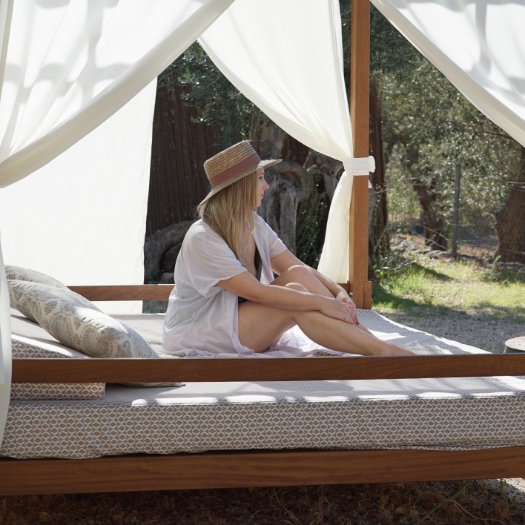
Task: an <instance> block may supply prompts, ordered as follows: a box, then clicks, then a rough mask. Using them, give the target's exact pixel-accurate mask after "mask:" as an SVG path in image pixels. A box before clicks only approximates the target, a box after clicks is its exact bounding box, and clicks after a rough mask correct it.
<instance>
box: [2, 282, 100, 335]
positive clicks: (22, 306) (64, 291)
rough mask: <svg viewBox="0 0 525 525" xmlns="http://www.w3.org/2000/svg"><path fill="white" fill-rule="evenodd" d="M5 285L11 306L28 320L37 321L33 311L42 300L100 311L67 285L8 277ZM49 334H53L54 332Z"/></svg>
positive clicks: (35, 310) (38, 308)
mask: <svg viewBox="0 0 525 525" xmlns="http://www.w3.org/2000/svg"><path fill="white" fill-rule="evenodd" d="M7 287H8V288H9V298H10V301H11V306H12V307H13V308H16V309H17V310H18V311H19V312H21V313H23V314H24V315H25V316H26V317H27V318H28V319H29V320H31V321H34V322H37V323H38V320H37V319H36V317H35V314H34V312H40V306H41V305H42V301H44V302H45V303H46V304H47V303H49V304H51V303H53V302H55V303H60V302H67V303H70V304H72V305H73V304H74V305H77V306H81V307H84V308H92V309H93V310H96V311H98V312H100V311H101V310H100V309H99V308H97V307H96V306H95V305H94V304H93V303H92V302H91V301H89V300H88V299H86V298H85V297H82V296H81V295H79V294H78V293H75V292H73V290H70V289H69V288H68V287H67V286H65V287H64V288H62V287H59V286H54V285H48V284H41V283H36V282H32V281H22V280H12V279H8V280H7ZM39 324H40V323H39ZM43 328H45V327H43ZM46 330H47V328H46ZM51 335H53V336H54V334H51ZM57 339H58V337H57Z"/></svg>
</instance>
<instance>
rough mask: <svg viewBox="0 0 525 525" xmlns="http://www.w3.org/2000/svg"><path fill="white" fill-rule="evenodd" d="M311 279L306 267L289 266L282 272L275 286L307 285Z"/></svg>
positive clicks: (298, 265) (311, 276)
mask: <svg viewBox="0 0 525 525" xmlns="http://www.w3.org/2000/svg"><path fill="white" fill-rule="evenodd" d="M312 278H313V275H312V272H310V270H309V269H308V268H307V267H306V266H302V265H300V264H297V265H294V266H290V268H288V269H287V270H286V271H284V272H283V273H282V274H281V275H279V277H277V279H276V280H275V284H279V285H281V286H286V285H287V284H294V283H300V284H305V285H307V284H308V283H311V281H312Z"/></svg>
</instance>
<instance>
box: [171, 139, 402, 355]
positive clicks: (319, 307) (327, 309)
mask: <svg viewBox="0 0 525 525" xmlns="http://www.w3.org/2000/svg"><path fill="white" fill-rule="evenodd" d="M278 162H280V160H264V161H261V159H260V158H259V156H258V155H257V153H256V152H255V150H254V149H253V148H252V146H251V144H250V143H249V142H247V141H243V142H240V143H238V144H235V145H233V146H231V147H229V148H227V149H226V150H224V151H222V152H220V153H218V154H217V155H215V156H214V157H212V158H210V159H208V160H207V161H206V162H205V163H204V169H205V171H206V175H207V177H208V180H209V182H210V185H211V191H210V192H209V194H208V195H207V196H206V198H205V199H204V200H203V201H202V202H201V203H200V205H199V208H198V210H199V215H200V217H201V218H200V220H198V221H197V222H196V223H194V224H193V225H192V226H191V228H190V229H189V231H188V233H187V234H186V236H185V239H184V242H183V244H182V248H181V250H180V253H179V256H178V258H177V262H176V264H175V274H174V278H175V288H174V289H173V292H172V293H171V296H170V299H169V304H168V310H167V312H166V318H165V322H164V341H163V347H164V350H165V351H167V352H170V353H179V354H185V355H188V352H191V351H195V352H197V353H200V352H203V351H204V352H207V353H212V354H222V353H232V352H233V353H237V354H242V355H249V354H253V352H264V351H265V350H268V349H269V348H271V347H273V346H274V345H276V344H277V342H278V341H279V339H280V338H281V336H282V335H283V334H284V333H285V332H286V331H287V330H289V329H290V328H292V327H294V326H295V325H298V326H299V327H300V328H301V330H302V331H303V332H304V333H305V334H306V335H307V336H308V337H309V338H310V339H311V340H312V341H314V342H315V343H317V344H318V345H321V346H323V347H326V348H329V349H332V350H336V351H340V352H349V353H353V354H362V355H405V354H406V355H408V354H410V352H409V351H407V350H404V349H402V348H400V347H398V346H395V345H392V344H389V343H387V342H384V341H381V340H380V339H378V338H377V337H375V336H374V335H372V334H371V333H370V332H369V331H368V330H367V329H366V328H365V327H363V326H362V325H361V324H360V323H359V319H358V318H357V314H356V306H355V304H354V303H353V301H352V300H351V299H350V297H349V296H348V294H347V293H346V291H345V290H344V289H343V288H341V287H340V286H338V285H337V284H336V283H334V282H333V281H332V280H330V279H329V278H327V277H326V276H324V275H323V274H321V273H320V272H318V271H317V270H314V269H313V268H310V267H309V266H306V265H305V264H303V263H302V262H301V261H300V260H299V259H297V257H295V256H294V255H293V254H292V253H291V252H290V251H289V250H288V249H287V248H286V246H285V245H284V244H283V243H282V241H281V240H280V239H279V238H278V237H277V235H276V234H275V232H274V231H273V230H272V229H271V228H270V227H269V226H268V225H267V224H266V223H265V222H264V221H263V219H262V218H261V217H259V216H258V215H257V214H256V209H257V208H258V207H259V206H260V204H261V200H262V198H263V195H264V192H265V191H266V190H267V189H268V185H267V183H266V180H265V178H264V169H265V168H268V167H269V166H272V165H274V164H277V163H278ZM275 275H277V277H275Z"/></svg>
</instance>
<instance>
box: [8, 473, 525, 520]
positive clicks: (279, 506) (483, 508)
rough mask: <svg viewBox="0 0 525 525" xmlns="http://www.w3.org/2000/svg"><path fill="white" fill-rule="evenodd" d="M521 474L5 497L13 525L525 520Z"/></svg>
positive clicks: (524, 499)
mask: <svg viewBox="0 0 525 525" xmlns="http://www.w3.org/2000/svg"><path fill="white" fill-rule="evenodd" d="M521 484H522V482H521V480H519V481H518V480H516V482H514V480H506V481H504V480H481V481H457V482H433V483H392V484H377V485H324V486H318V487H311V486H302V487H285V488H282V487H281V488H277V487H269V488H256V489H223V490H195V491H179V492H175V491H167V492H148V493H122V494H117V493H114V494H89V495H56V496H23V497H4V498H1V499H0V523H2V524H6V525H7V524H9V525H22V524H24V525H32V524H37V523H50V524H54V525H66V524H79V525H80V524H82V525H115V524H117V525H128V524H129V525H138V524H148V525H170V524H173V525H201V524H215V525H234V524H235V525H248V524H256V525H258V524H260V525H280V524H292V525H293V524H295V525H318V524H319V525H320V524H325V525H330V524H333V525H351V524H360V525H364V524H369V525H381V524H390V523H396V524H419V523H425V524H429V525H437V524H450V525H462V524H483V523H484V524H489V523H491V524H492V523H499V524H508V525H516V524H522V523H525V505H524V501H525V497H524V493H523V492H522V490H521Z"/></svg>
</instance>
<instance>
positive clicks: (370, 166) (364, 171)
mask: <svg viewBox="0 0 525 525" xmlns="http://www.w3.org/2000/svg"><path fill="white" fill-rule="evenodd" d="M343 165H344V168H345V171H346V172H347V173H348V174H349V175H354V176H356V177H359V176H363V175H366V176H367V177H368V175H369V173H373V172H374V171H375V170H376V161H375V159H374V157H372V156H370V157H358V158H350V159H346V160H344V161H343Z"/></svg>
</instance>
